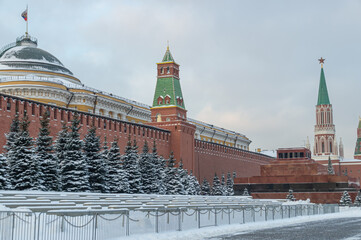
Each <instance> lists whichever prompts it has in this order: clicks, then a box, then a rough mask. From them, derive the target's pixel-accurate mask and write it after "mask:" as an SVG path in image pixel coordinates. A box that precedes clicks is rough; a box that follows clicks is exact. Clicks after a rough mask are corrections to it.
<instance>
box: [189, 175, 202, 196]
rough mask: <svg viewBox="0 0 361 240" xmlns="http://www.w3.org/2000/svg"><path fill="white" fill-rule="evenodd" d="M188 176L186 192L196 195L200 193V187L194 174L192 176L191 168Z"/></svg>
mask: <svg viewBox="0 0 361 240" xmlns="http://www.w3.org/2000/svg"><path fill="white" fill-rule="evenodd" d="M187 177H188V180H187V181H188V184H187V186H188V189H187V194H188V195H198V194H200V191H201V187H200V185H199V182H198V180H197V178H196V177H195V176H193V171H192V170H191V171H190V173H189V175H188V176H187Z"/></svg>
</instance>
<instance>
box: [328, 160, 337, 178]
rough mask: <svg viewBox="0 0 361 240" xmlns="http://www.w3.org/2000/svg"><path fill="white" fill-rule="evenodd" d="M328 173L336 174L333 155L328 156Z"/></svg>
mask: <svg viewBox="0 0 361 240" xmlns="http://www.w3.org/2000/svg"><path fill="white" fill-rule="evenodd" d="M327 172H328V175H335V170H334V169H333V166H332V162H331V157H328V167H327Z"/></svg>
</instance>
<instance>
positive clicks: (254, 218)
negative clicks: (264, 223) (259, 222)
mask: <svg viewBox="0 0 361 240" xmlns="http://www.w3.org/2000/svg"><path fill="white" fill-rule="evenodd" d="M252 209H253V211H252V212H253V222H255V221H256V210H255V209H254V206H253V207H252Z"/></svg>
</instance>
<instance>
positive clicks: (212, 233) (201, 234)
mask: <svg viewBox="0 0 361 240" xmlns="http://www.w3.org/2000/svg"><path fill="white" fill-rule="evenodd" d="M355 217H357V218H359V217H361V209H360V208H348V207H345V208H340V212H338V213H330V214H322V215H312V216H299V217H295V218H290V219H279V220H274V221H268V222H252V223H246V224H232V225H226V226H218V227H214V226H212V227H205V228H201V229H193V230H187V231H183V232H171V233H159V234H142V235H134V236H129V237H120V238H114V239H111V240H123V239H124V240H125V239H126V240H144V239H147V240H184V239H191V240H201V239H211V238H212V237H216V236H220V235H229V234H234V233H240V232H249V231H255V230H264V229H270V228H276V227H285V226H290V225H294V224H301V223H307V222H312V221H323V220H326V219H327V220H330V219H343V218H355Z"/></svg>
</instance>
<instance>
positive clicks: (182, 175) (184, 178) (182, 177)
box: [177, 159, 191, 195]
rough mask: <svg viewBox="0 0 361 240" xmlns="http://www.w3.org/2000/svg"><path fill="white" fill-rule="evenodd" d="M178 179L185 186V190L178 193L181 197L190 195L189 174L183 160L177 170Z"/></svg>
mask: <svg viewBox="0 0 361 240" xmlns="http://www.w3.org/2000/svg"><path fill="white" fill-rule="evenodd" d="M177 177H178V179H179V182H180V183H181V184H182V185H183V189H181V190H180V192H178V194H180V195H188V194H189V193H188V189H189V188H190V187H191V186H190V183H189V181H188V180H189V178H188V172H187V170H185V169H184V168H183V160H182V159H181V160H180V161H179V165H178V169H177Z"/></svg>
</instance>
